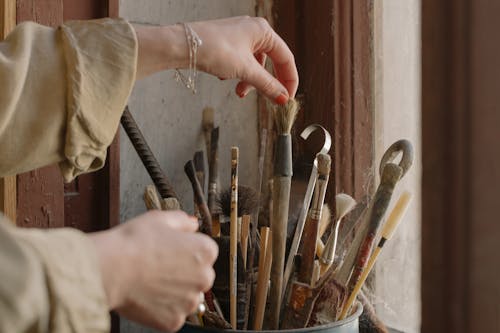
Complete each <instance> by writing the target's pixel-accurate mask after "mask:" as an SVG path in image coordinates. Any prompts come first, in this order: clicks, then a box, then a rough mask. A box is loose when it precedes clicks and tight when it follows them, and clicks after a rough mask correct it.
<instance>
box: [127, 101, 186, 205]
mask: <svg viewBox="0 0 500 333" xmlns="http://www.w3.org/2000/svg"><path fill="white" fill-rule="evenodd" d="M120 122H121V124H122V127H123V129H124V130H125V132H126V133H127V136H128V137H129V139H130V142H132V145H133V146H134V148H135V151H136V152H137V155H139V157H140V159H141V161H142V163H143V164H144V167H145V168H146V171H147V172H148V174H149V176H150V177H151V179H152V180H153V183H154V184H155V186H156V188H157V189H158V192H160V196H161V197H162V198H163V199H164V200H165V199H170V200H168V202H167V203H168V205H169V207H167V208H170V209H179V208H180V204H179V199H178V197H177V194H176V193H175V191H174V188H173V186H172V185H171V184H170V182H169V181H168V179H167V176H166V175H165V173H164V172H163V170H162V168H161V166H160V163H158V160H157V159H156V157H155V156H154V154H153V152H152V151H151V148H149V145H148V143H147V141H146V139H145V138H144V136H143V135H142V132H141V130H140V129H139V126H137V123H136V122H135V119H134V117H133V116H132V113H130V110H129V108H128V106H126V107H125V110H124V111H123V114H122V117H121V119H120Z"/></svg>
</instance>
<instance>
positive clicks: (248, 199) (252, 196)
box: [212, 185, 259, 216]
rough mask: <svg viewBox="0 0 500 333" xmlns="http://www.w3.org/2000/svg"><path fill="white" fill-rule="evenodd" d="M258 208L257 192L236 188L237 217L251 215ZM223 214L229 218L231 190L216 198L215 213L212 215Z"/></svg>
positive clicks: (248, 188) (243, 187) (245, 187)
mask: <svg viewBox="0 0 500 333" xmlns="http://www.w3.org/2000/svg"><path fill="white" fill-rule="evenodd" d="M258 207H259V200H258V195H257V192H256V191H255V190H254V189H253V188H251V187H248V186H242V185H240V186H238V216H243V215H251V214H253V213H254V212H255V211H256V210H257V208H258ZM214 213H215V214H223V215H225V216H229V215H230V214H231V189H230V188H228V189H227V190H225V191H223V192H222V193H220V195H219V197H218V198H217V202H216V208H215V212H212V214H214Z"/></svg>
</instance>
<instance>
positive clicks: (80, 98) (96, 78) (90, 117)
mask: <svg viewBox="0 0 500 333" xmlns="http://www.w3.org/2000/svg"><path fill="white" fill-rule="evenodd" d="M60 33H61V39H62V43H63V50H64V53H65V59H66V64H67V78H68V81H67V82H68V100H67V102H68V117H67V127H66V138H65V147H64V155H65V159H64V160H63V161H62V162H61V163H60V167H61V171H62V174H63V176H64V179H65V180H66V181H71V180H72V179H74V178H75V177H76V176H78V175H79V174H82V173H85V172H90V171H94V170H97V169H99V168H101V167H102V166H104V163H105V160H106V150H107V148H108V146H109V145H110V144H111V142H112V140H113V137H114V136H115V133H116V131H117V128H118V124H119V121H120V116H121V114H122V111H123V109H124V107H125V105H126V103H127V99H128V97H129V95H130V93H131V91H132V87H133V84H134V81H135V75H136V67H137V50H138V47H137V37H136V34H135V31H134V29H133V28H132V26H131V25H130V24H129V23H128V22H126V21H125V20H122V19H109V18H107V19H101V20H95V21H71V22H67V23H65V24H63V25H62V26H61V27H60Z"/></svg>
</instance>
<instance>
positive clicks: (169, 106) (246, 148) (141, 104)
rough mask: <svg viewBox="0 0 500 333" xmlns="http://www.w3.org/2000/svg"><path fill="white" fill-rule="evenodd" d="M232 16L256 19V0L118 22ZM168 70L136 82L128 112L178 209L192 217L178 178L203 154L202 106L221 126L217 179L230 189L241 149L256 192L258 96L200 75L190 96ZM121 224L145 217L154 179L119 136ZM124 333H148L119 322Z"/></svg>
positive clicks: (183, 4) (166, 7)
mask: <svg viewBox="0 0 500 333" xmlns="http://www.w3.org/2000/svg"><path fill="white" fill-rule="evenodd" d="M237 15H252V16H253V15H255V1H254V0H182V1H181V0H178V1H165V0H150V1H133V0H121V1H120V16H122V17H124V18H126V19H128V20H130V21H132V22H135V23H142V24H153V25H158V24H174V23H177V22H189V21H195V20H206V19H215V18H221V17H229V16H237ZM173 75H174V74H173V71H167V72H164V73H160V74H156V75H154V76H151V77H149V78H146V79H143V80H142V81H140V82H138V83H137V84H136V87H135V89H134V91H133V93H132V96H131V98H130V103H129V105H130V110H131V112H132V114H133V115H134V117H135V119H136V121H137V123H138V124H139V126H140V128H141V129H142V131H143V134H144V136H145V137H146V139H147V140H148V143H149V145H150V146H151V148H152V150H153V151H154V153H155V154H156V157H157V159H158V161H159V162H160V164H161V166H162V167H163V169H164V171H165V172H166V174H167V175H168V177H169V179H170V181H171V182H172V184H173V185H174V187H175V190H176V192H177V194H178V195H179V196H180V199H181V203H182V205H183V207H184V208H185V209H186V210H187V211H188V212H192V211H193V204H192V191H191V187H190V184H189V181H188V179H187V177H186V176H185V174H184V164H185V162H186V161H188V160H189V159H191V158H192V156H193V154H194V152H195V151H196V150H201V149H203V150H204V147H205V143H204V139H203V134H202V129H201V121H202V110H203V108H204V107H206V106H210V107H213V108H214V109H215V110H216V113H215V124H216V126H217V125H220V155H219V163H220V181H221V186H222V187H223V188H225V187H228V186H229V180H230V176H229V170H230V147H231V146H233V145H237V146H239V147H240V170H239V171H240V183H241V184H244V185H250V186H252V187H254V188H255V187H256V186H255V183H256V175H257V170H256V169H252V168H251V167H253V166H255V165H256V163H255V161H256V159H257V153H258V143H257V141H258V131H257V97H256V94H255V93H251V94H250V95H249V96H247V97H246V98H244V99H240V98H239V97H238V96H236V94H235V93H234V87H235V84H236V82H235V81H220V80H219V79H217V78H214V77H211V76H209V75H205V74H202V75H200V76H199V81H198V93H197V94H196V95H193V94H192V93H191V92H190V91H189V90H187V89H186V88H185V87H184V86H183V85H182V84H180V83H177V82H176V81H175V80H174V78H173ZM120 148H121V151H120V154H121V156H120V163H121V179H120V181H121V189H120V194H121V198H120V199H121V214H120V215H121V216H120V217H121V220H122V221H126V220H127V219H129V218H131V217H133V216H135V215H137V214H140V213H142V212H144V211H145V207H144V204H143V201H142V193H143V190H144V187H145V186H146V185H148V184H151V183H152V181H151V179H150V178H149V176H148V174H147V173H146V171H145V169H144V167H143V165H142V163H141V161H140V160H139V158H138V156H137V154H136V153H135V151H134V149H133V147H132V145H131V144H130V141H129V139H128V137H127V135H126V134H125V133H124V132H123V130H122V131H121V142H120ZM121 331H122V332H134V333H139V332H141V333H143V332H153V330H149V329H146V328H142V327H140V326H139V325H136V324H134V323H132V322H129V321H126V320H122V322H121Z"/></svg>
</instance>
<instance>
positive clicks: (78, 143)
mask: <svg viewBox="0 0 500 333" xmlns="http://www.w3.org/2000/svg"><path fill="white" fill-rule="evenodd" d="M136 66H137V38H136V35H135V31H134V29H133V28H132V27H131V25H130V24H129V23H128V22H126V21H124V20H121V19H101V20H94V21H72V22H67V23H65V24H63V25H62V26H60V27H59V28H57V29H53V28H48V27H44V26H41V25H38V24H35V23H23V24H20V25H19V26H17V27H16V29H14V30H13V31H12V33H11V34H9V36H7V38H6V39H5V40H4V41H2V42H1V43H0V156H1V162H0V176H6V175H10V174H17V173H21V172H24V171H28V170H32V169H36V168H38V167H41V166H45V165H49V164H53V163H59V166H60V168H61V172H62V175H63V177H64V179H65V180H66V181H70V180H72V179H74V178H75V177H76V176H78V175H79V174H82V173H85V172H90V171H94V170H97V169H99V168H101V167H102V166H103V165H104V162H105V159H106V149H107V147H108V146H109V145H110V144H111V141H112V140H113V137H114V135H115V133H116V130H117V127H118V124H119V120H120V116H121V113H122V110H123V108H124V106H125V104H126V102H127V99H128V97H129V95H130V92H131V89H132V87H133V83H134V81H135V75H136ZM1 219H2V221H0V281H1V282H0V332H9V333H10V332H16V333H17V332H19V333H20V332H86V333H88V332H107V331H108V330H109V314H108V311H109V309H108V306H107V303H106V296H105V292H104V289H103V285H102V280H101V276H100V271H99V265H98V260H97V257H96V253H95V250H94V247H93V245H92V243H91V241H90V240H89V239H88V238H87V237H86V236H85V234H83V233H82V232H80V231H77V230H73V229H67V228H63V229H58V230H53V229H52V230H35V229H20V228H16V227H14V226H12V223H10V222H9V221H6V219H5V218H1Z"/></svg>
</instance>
